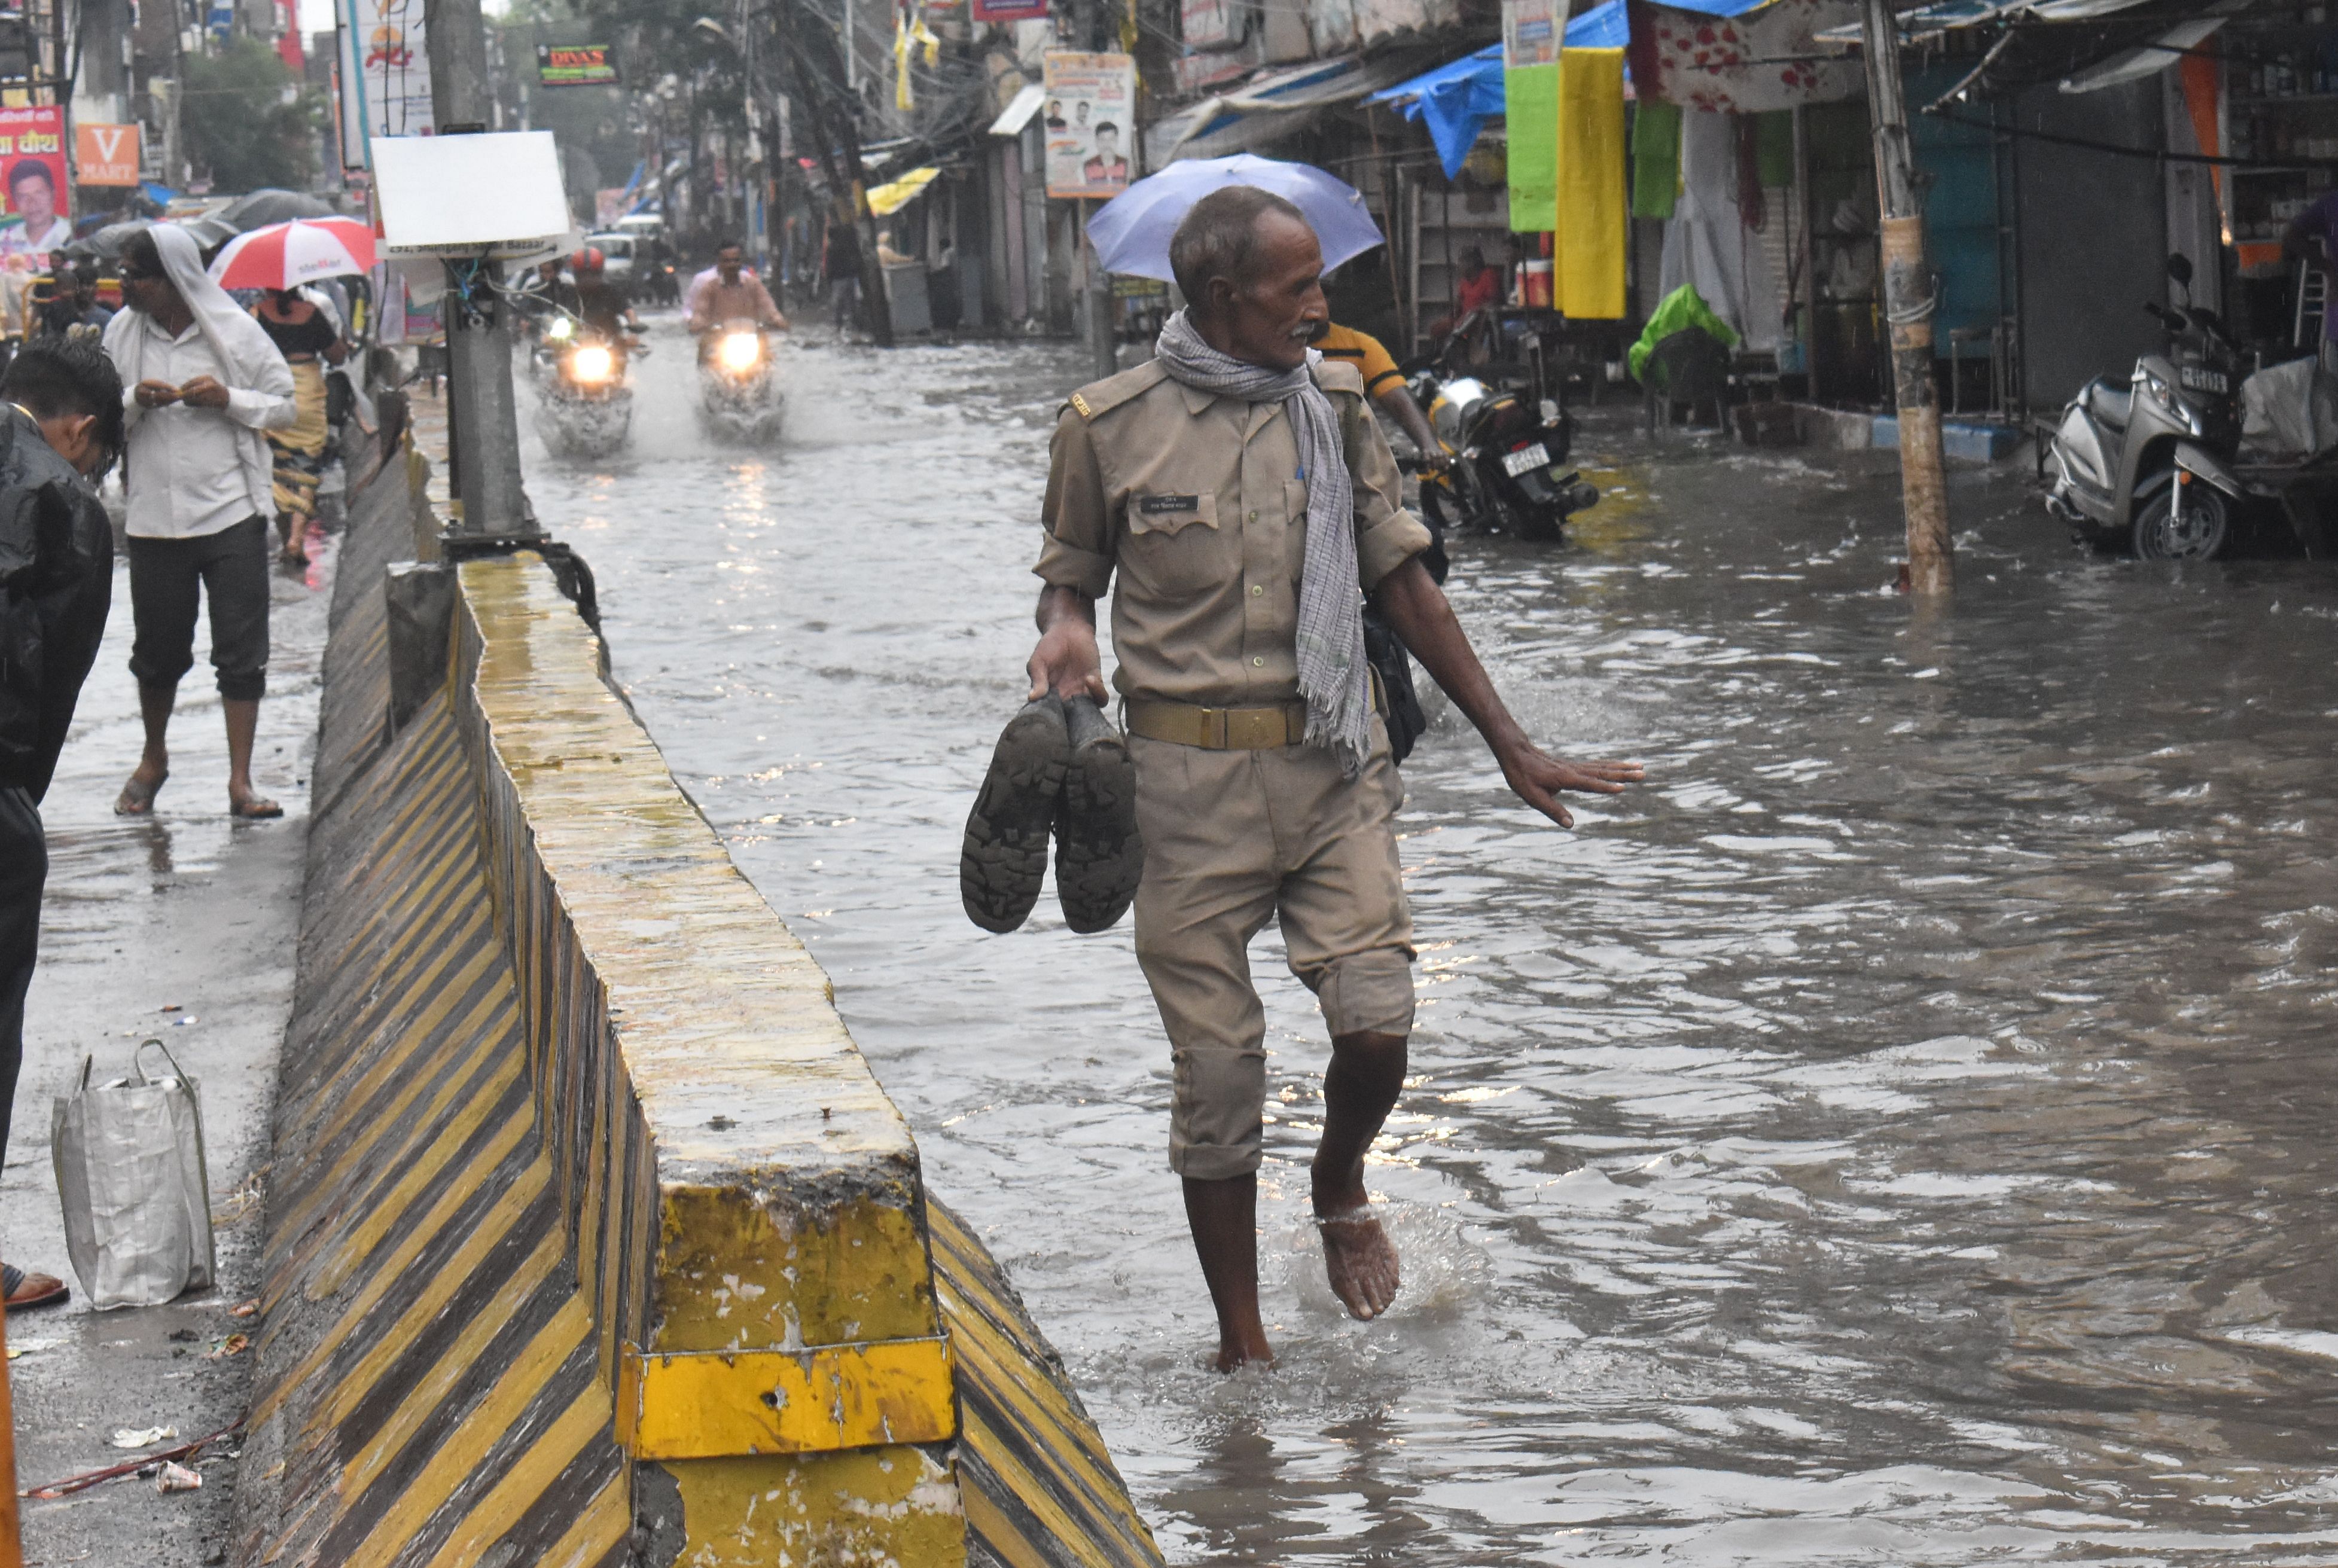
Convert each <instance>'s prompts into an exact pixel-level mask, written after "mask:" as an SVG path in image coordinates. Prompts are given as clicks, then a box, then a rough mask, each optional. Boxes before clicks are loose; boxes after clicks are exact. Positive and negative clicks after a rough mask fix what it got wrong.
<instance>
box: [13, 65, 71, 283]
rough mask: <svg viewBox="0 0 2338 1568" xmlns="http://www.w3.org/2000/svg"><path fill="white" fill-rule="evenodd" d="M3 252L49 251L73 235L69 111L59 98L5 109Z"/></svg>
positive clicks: (40, 254) (59, 246) (62, 244)
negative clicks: (69, 198) (67, 145)
mask: <svg viewBox="0 0 2338 1568" xmlns="http://www.w3.org/2000/svg"><path fill="white" fill-rule="evenodd" d="M0 195H5V198H6V201H7V207H6V212H7V225H8V226H7V227H6V228H5V229H0V256H15V255H22V254H25V253H27V252H29V253H31V254H33V255H36V256H46V255H47V254H48V253H49V252H50V251H52V250H59V249H62V248H63V247H64V243H65V241H67V240H71V239H72V238H73V219H72V215H71V213H70V212H69V211H67V206H66V200H65V112H64V110H63V109H61V108H59V107H57V106H56V105H55V104H54V103H49V104H39V105H34V106H33V107H30V108H22V109H0Z"/></svg>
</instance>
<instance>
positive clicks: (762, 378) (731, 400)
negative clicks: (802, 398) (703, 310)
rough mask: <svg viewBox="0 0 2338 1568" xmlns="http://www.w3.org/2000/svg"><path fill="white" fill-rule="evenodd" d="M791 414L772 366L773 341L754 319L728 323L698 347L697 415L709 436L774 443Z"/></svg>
mask: <svg viewBox="0 0 2338 1568" xmlns="http://www.w3.org/2000/svg"><path fill="white" fill-rule="evenodd" d="M786 413H787V394H786V393H785V392H783V391H782V390H781V388H780V385H779V373H778V369H777V367H775V366H774V365H773V364H772V362H771V340H770V339H769V338H766V337H765V336H764V334H763V329H762V328H761V327H759V326H757V325H756V324H755V323H754V322H752V321H728V322H725V323H723V324H722V326H721V327H718V328H715V329H714V330H713V331H712V332H710V333H708V334H707V336H706V340H705V341H704V342H703V343H702V344H701V345H700V347H699V358H698V417H699V418H700V420H701V421H702V423H703V424H704V425H705V426H706V429H707V432H708V434H710V435H712V436H716V437H717V438H719V439H722V440H726V441H738V442H758V441H769V440H771V439H773V438H774V437H776V436H778V435H779V433H780V423H781V419H782V418H783V417H785V415H786Z"/></svg>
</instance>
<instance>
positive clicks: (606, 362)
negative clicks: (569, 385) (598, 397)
mask: <svg viewBox="0 0 2338 1568" xmlns="http://www.w3.org/2000/svg"><path fill="white" fill-rule="evenodd" d="M616 372H617V357H616V356H615V355H614V354H612V353H610V352H609V351H608V350H607V349H606V348H603V347H601V345H599V344H598V343H587V344H586V345H585V347H584V348H579V349H578V350H576V352H575V353H574V354H571V355H570V356H569V357H568V378H569V379H570V380H572V381H575V382H577V383H579V384H580V385H583V386H586V387H593V386H597V385H599V384H600V383H601V382H604V381H606V380H607V379H608V378H609V377H612V376H614V375H615V374H616Z"/></svg>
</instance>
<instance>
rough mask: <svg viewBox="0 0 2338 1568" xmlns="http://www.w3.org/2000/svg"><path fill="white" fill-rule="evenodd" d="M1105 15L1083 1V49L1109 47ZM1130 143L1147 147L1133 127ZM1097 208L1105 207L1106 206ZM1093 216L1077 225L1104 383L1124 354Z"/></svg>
mask: <svg viewBox="0 0 2338 1568" xmlns="http://www.w3.org/2000/svg"><path fill="white" fill-rule="evenodd" d="M1103 13H1104V7H1103V6H1102V5H1099V4H1098V0H1079V7H1078V11H1077V15H1078V18H1079V30H1080V47H1081V48H1083V49H1102V48H1104V47H1105V41H1104V15H1103ZM1128 140H1129V143H1130V146H1131V148H1132V150H1134V149H1135V148H1138V147H1141V146H1142V145H1143V144H1144V138H1143V137H1141V136H1139V135H1137V133H1136V128H1135V126H1133V125H1132V126H1131V127H1129V132H1128ZM1095 205H1097V206H1101V205H1102V203H1101V202H1099V203H1096V204H1095ZM1093 215H1094V214H1093V211H1092V210H1091V207H1090V204H1089V203H1088V202H1086V201H1081V202H1080V203H1079V205H1078V208H1077V210H1076V221H1077V222H1078V223H1079V226H1080V228H1079V244H1080V249H1081V250H1083V251H1084V252H1086V268H1085V269H1084V270H1085V271H1086V273H1087V319H1088V321H1087V326H1088V354H1089V357H1090V359H1091V364H1090V367H1089V368H1090V369H1092V370H1093V371H1094V372H1095V377H1096V379H1097V380H1099V381H1101V380H1103V379H1104V378H1105V377H1107V376H1116V375H1118V374H1119V373H1120V350H1119V348H1118V347H1117V346H1116V345H1115V343H1114V341H1113V330H1112V326H1113V323H1112V277H1111V274H1109V273H1107V272H1106V271H1105V270H1104V258H1103V257H1101V256H1099V255H1097V254H1096V251H1095V246H1094V245H1093V244H1091V243H1089V241H1088V226H1087V220H1088V219H1089V218H1090V217H1091V216H1093Z"/></svg>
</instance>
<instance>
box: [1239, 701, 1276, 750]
mask: <svg viewBox="0 0 2338 1568" xmlns="http://www.w3.org/2000/svg"><path fill="white" fill-rule="evenodd" d="M1290 738H1291V731H1290V727H1289V726H1288V725H1287V724H1285V723H1284V722H1283V718H1282V709H1280V708H1237V709H1234V710H1233V711H1229V712H1228V713H1227V714H1226V745H1227V746H1228V747H1229V748H1233V747H1239V748H1241V749H1242V750H1245V751H1263V750H1271V749H1272V748H1274V747H1277V746H1281V745H1283V744H1285V743H1286V742H1287V741H1288V740H1290Z"/></svg>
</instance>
